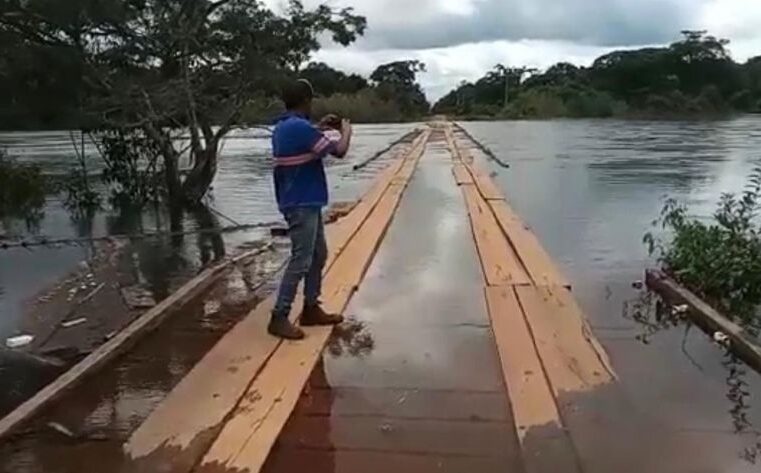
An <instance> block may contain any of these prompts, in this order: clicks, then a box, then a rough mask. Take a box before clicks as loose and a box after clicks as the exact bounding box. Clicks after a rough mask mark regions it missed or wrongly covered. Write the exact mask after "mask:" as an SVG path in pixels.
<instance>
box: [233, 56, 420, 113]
mask: <svg viewBox="0 0 761 473" xmlns="http://www.w3.org/2000/svg"><path fill="white" fill-rule="evenodd" d="M422 71H425V65H424V64H423V63H421V62H419V61H414V60H410V61H395V62H391V63H388V64H383V65H380V66H378V67H377V68H376V69H375V71H373V73H372V74H370V77H369V78H365V77H363V76H361V75H358V74H347V73H345V72H342V71H340V70H337V69H334V68H332V67H331V66H329V65H327V64H325V63H322V62H311V63H309V64H307V65H306V66H305V67H304V68H301V69H300V70H299V71H298V72H297V75H298V76H299V77H303V78H305V79H308V80H309V81H310V82H311V83H312V86H313V87H314V89H315V93H316V94H317V99H316V101H315V106H314V114H315V115H316V116H321V115H323V114H327V113H334V114H337V115H340V116H342V117H346V118H350V119H352V120H353V121H355V122H360V123H388V122H399V121H409V120H415V119H420V118H422V117H424V116H426V115H427V114H428V113H429V111H430V108H431V105H430V104H429V103H428V100H427V99H426V97H425V93H424V92H423V89H422V87H421V86H420V84H419V83H418V81H417V75H418V73H419V72H422ZM263 105H264V106H263ZM281 107H282V105H281V104H280V103H279V102H278V101H277V100H276V99H271V100H269V101H267V102H266V103H265V104H263V103H262V102H261V101H253V102H251V103H250V104H249V107H248V108H247V109H246V111H245V112H244V114H243V121H244V122H247V123H266V122H267V121H268V120H271V119H272V117H273V116H274V115H276V114H277V112H278V111H280V108H281Z"/></svg>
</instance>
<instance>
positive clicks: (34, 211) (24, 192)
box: [0, 150, 48, 221]
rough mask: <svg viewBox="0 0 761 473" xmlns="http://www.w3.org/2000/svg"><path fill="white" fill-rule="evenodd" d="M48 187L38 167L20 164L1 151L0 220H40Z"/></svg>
mask: <svg viewBox="0 0 761 473" xmlns="http://www.w3.org/2000/svg"><path fill="white" fill-rule="evenodd" d="M47 186H48V180H47V179H46V178H45V176H43V175H42V172H41V171H40V168H39V167H38V166H33V165H28V164H19V163H17V162H16V161H14V160H12V159H10V158H9V157H8V156H7V155H6V154H5V153H4V152H3V151H2V150H0V218H8V217H10V218H24V219H26V220H27V221H33V220H35V219H38V218H39V217H40V216H41V211H42V207H43V206H44V204H45V190H46V188H47Z"/></svg>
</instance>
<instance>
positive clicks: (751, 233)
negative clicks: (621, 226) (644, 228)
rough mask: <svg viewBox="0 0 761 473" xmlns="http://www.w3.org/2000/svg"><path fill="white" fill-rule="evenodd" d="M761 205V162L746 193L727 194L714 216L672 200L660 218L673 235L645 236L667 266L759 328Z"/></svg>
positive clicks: (734, 316)
mask: <svg viewBox="0 0 761 473" xmlns="http://www.w3.org/2000/svg"><path fill="white" fill-rule="evenodd" d="M760 207H761V168H757V169H755V170H754V171H753V173H752V174H751V175H750V177H749V183H748V185H747V187H746V189H745V191H744V192H743V194H742V195H741V196H736V195H733V194H724V195H723V196H722V198H721V201H720V202H719V204H718V208H717V210H716V212H715V213H714V215H713V219H712V220H711V221H708V222H706V221H703V220H700V219H697V218H694V217H690V216H689V215H688V213H687V208H686V207H684V206H683V205H681V204H679V203H678V202H676V201H674V200H668V201H667V202H666V204H665V205H664V207H663V210H662V212H661V217H660V219H659V220H658V221H657V222H656V223H657V224H660V225H662V227H663V228H664V229H666V230H667V231H668V235H669V236H668V237H667V240H666V241H663V240H659V239H656V238H655V237H654V236H653V234H652V233H648V234H646V235H645V238H644V241H645V243H646V244H647V245H648V247H649V251H650V254H651V255H655V256H657V258H658V260H659V262H660V263H661V265H662V266H663V269H664V270H665V271H666V272H668V273H669V274H671V275H672V276H673V277H674V278H675V279H676V280H678V281H679V282H680V283H682V284H684V285H685V286H686V287H688V288H689V289H691V290H693V291H694V292H696V293H697V294H699V295H700V296H702V297H704V298H705V299H706V300H707V301H708V302H709V303H710V304H712V305H714V307H716V308H717V309H718V310H720V311H722V312H724V314H725V315H726V316H728V317H730V318H732V319H736V320H738V321H739V322H741V323H742V324H743V325H744V326H746V327H748V328H750V329H753V330H757V329H758V327H759V326H760V324H759V323H758V316H759V313H758V308H759V304H761V238H759V234H760V232H761V227H759V224H758V219H757V217H758V211H759V208H760Z"/></svg>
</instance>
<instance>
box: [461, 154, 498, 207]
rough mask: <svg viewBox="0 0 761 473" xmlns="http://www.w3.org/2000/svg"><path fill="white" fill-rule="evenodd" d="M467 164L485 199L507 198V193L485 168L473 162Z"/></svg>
mask: <svg viewBox="0 0 761 473" xmlns="http://www.w3.org/2000/svg"><path fill="white" fill-rule="evenodd" d="M465 166H466V167H467V169H468V171H469V172H470V175H471V176H473V181H474V182H475V183H476V186H477V187H478V190H479V192H480V193H481V196H483V198H484V199H486V200H505V195H504V194H503V193H502V191H501V190H500V189H499V187H497V185H496V184H495V183H494V180H493V179H492V178H491V177H489V175H488V174H486V172H485V171H484V170H483V169H481V168H479V167H478V166H476V165H475V164H473V163H471V164H466V165H465Z"/></svg>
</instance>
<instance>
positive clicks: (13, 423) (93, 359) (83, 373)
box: [0, 248, 269, 439]
mask: <svg viewBox="0 0 761 473" xmlns="http://www.w3.org/2000/svg"><path fill="white" fill-rule="evenodd" d="M268 249H269V248H265V249H264V250H262V249H258V250H252V251H249V252H246V253H244V254H242V255H239V256H237V257H235V258H233V259H230V260H226V261H223V262H221V263H219V264H217V265H215V266H212V267H210V268H207V269H206V270H204V271H203V272H201V274H199V275H198V276H196V277H194V278H193V279H191V280H190V281H188V282H187V283H185V284H184V285H183V286H182V287H181V288H180V289H178V290H177V291H176V292H175V293H174V294H172V295H170V296H169V297H167V298H166V299H164V300H163V301H161V302H160V303H159V304H157V305H156V306H155V307H154V308H152V309H151V310H149V311H147V312H146V313H144V314H143V315H141V316H140V317H138V318H137V319H136V320H134V321H133V322H132V323H130V324H129V325H128V326H127V327H126V328H125V329H124V330H122V331H121V332H119V333H118V334H117V335H116V336H115V337H113V338H112V339H110V340H109V341H107V342H106V343H104V344H103V345H101V346H100V347H98V348H97V349H96V350H95V351H93V352H92V353H90V354H89V355H88V356H87V357H85V358H84V359H83V360H82V361H80V362H79V363H77V364H76V365H74V366H73V367H71V368H70V369H69V370H68V371H66V372H65V373H63V374H62V375H61V376H59V377H58V378H56V379H55V381H53V382H52V383H50V384H48V385H47V386H45V388H43V389H42V390H40V391H39V392H38V393H37V394H35V395H34V396H32V397H31V398H29V399H28V400H27V401H25V402H24V403H23V404H21V405H20V406H18V407H17V408H16V409H14V410H13V411H11V413H9V414H8V415H7V416H5V417H4V418H2V419H0V439H2V438H3V437H5V436H6V435H8V434H10V433H11V432H13V431H14V430H15V429H16V428H18V427H19V426H20V425H21V424H22V423H24V422H26V421H27V420H28V419H30V418H32V417H33V416H34V415H35V414H37V413H38V412H39V411H40V410H41V409H43V408H44V407H45V406H47V405H48V404H49V403H50V402H52V401H54V400H55V399H57V398H58V397H59V396H61V394H63V393H64V392H65V391H67V390H68V389H71V388H72V387H73V386H75V385H77V384H78V383H80V382H81V381H82V380H83V379H84V378H85V377H87V376H89V375H91V374H93V373H95V372H96V371H98V370H99V369H100V368H101V367H103V366H104V365H105V364H107V363H108V362H109V361H111V360H113V359H114V358H116V357H117V356H119V355H120V354H121V353H124V351H126V350H128V349H129V348H130V347H131V346H132V345H133V344H134V343H135V342H136V341H137V340H139V339H140V337H142V336H143V335H145V334H146V333H148V332H150V331H151V330H153V329H154V328H156V327H157V326H158V325H160V324H161V322H162V321H164V320H165V319H166V317H167V316H168V315H169V314H170V313H171V311H170V309H172V308H173V307H175V306H177V305H180V304H184V303H186V302H188V301H189V300H190V299H191V298H192V297H194V296H195V295H196V294H198V293H199V292H200V291H203V290H204V289H205V288H208V287H209V286H210V285H211V284H212V283H213V282H214V281H215V280H216V279H217V277H218V276H219V275H220V274H222V273H223V272H224V271H225V270H226V269H227V268H228V267H229V266H230V265H231V264H234V263H237V262H239V261H242V260H245V259H248V258H251V257H253V256H255V255H257V254H260V253H262V252H263V251H267V250H268Z"/></svg>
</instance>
